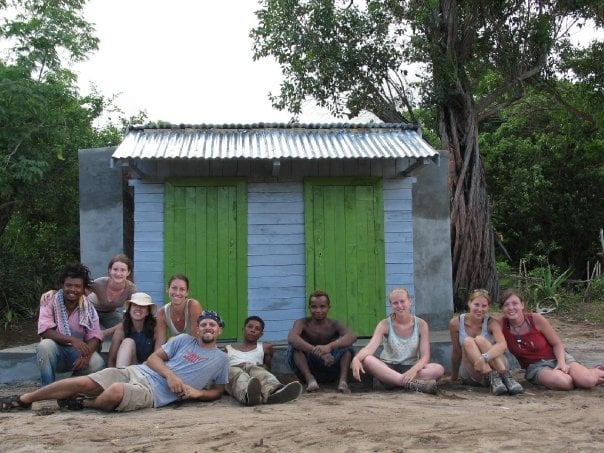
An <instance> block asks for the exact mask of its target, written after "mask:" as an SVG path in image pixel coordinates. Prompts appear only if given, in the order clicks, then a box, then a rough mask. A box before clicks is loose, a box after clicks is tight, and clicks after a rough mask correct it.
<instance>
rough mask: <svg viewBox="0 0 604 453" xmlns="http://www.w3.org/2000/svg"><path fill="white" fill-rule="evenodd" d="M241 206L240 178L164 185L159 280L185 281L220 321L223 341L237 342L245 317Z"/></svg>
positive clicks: (244, 222)
mask: <svg viewBox="0 0 604 453" xmlns="http://www.w3.org/2000/svg"><path fill="white" fill-rule="evenodd" d="M246 206H247V200H246V189H245V181H244V180H242V179H232V178H228V179H227V178H220V179H202V180H186V179H179V180H177V179H175V180H170V181H168V182H167V183H166V191H165V209H164V212H165V218H164V221H165V222H164V225H165V258H164V260H165V262H164V270H165V281H166V282H167V280H168V279H169V278H170V276H171V275H172V274H175V273H184V274H185V275H187V277H189V281H190V284H191V288H190V295H191V297H194V298H196V299H198V300H199V301H201V303H202V304H203V307H204V308H205V309H209V310H218V312H219V313H220V315H221V317H222V318H223V319H224V320H225V323H226V326H225V329H224V332H223V334H222V336H221V339H223V340H225V339H234V338H237V336H238V335H239V332H240V331H241V323H242V322H243V320H244V319H245V316H247V217H246V216H247V209H246Z"/></svg>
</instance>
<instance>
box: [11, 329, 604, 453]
mask: <svg viewBox="0 0 604 453" xmlns="http://www.w3.org/2000/svg"><path fill="white" fill-rule="evenodd" d="M555 325H556V326H557V329H558V332H559V333H560V335H561V337H562V339H563V340H564V341H565V343H566V345H567V349H568V350H569V352H571V353H572V354H574V355H575V357H577V358H579V359H581V360H582V361H583V362H584V363H586V364H589V365H593V364H595V363H600V362H604V329H603V328H602V327H600V328H594V327H586V326H584V325H578V324H576V323H573V324H571V323H564V322H561V321H556V322H555ZM518 377H519V380H520V382H521V383H522V384H523V385H525V393H524V394H522V395H518V396H514V397H512V396H499V397H496V396H493V395H491V394H489V393H488V391H487V390H486V389H485V390H483V389H475V388H468V387H464V386H461V385H459V384H457V383H450V382H445V383H443V384H442V385H441V387H440V388H441V390H440V392H439V394H438V395H423V394H417V393H409V392H403V391H367V390H366V389H365V388H363V387H361V386H360V385H357V386H353V393H352V394H351V395H341V394H338V393H337V392H336V391H335V389H334V388H329V387H327V388H323V389H322V390H321V391H320V392H319V393H316V394H303V395H302V396H301V397H300V398H299V399H298V400H297V401H295V402H291V403H288V404H283V405H271V406H268V405H264V406H256V407H242V406H240V405H238V404H236V403H235V402H234V400H232V399H231V397H229V396H224V397H223V398H222V399H221V400H219V401H216V402H213V403H194V402H188V403H184V404H180V405H174V406H168V407H165V408H161V409H148V410H143V411H138V412H131V413H127V414H118V413H110V414H106V413H101V412H98V411H93V410H84V411H81V412H69V411H59V410H58V408H57V406H56V403H55V402H45V403H37V404H35V405H34V408H33V410H32V411H20V412H11V413H6V412H3V413H0V433H1V441H0V442H1V443H0V451H2V452H4V451H11V452H13V451H14V452H34V451H35V452H40V451H62V452H76V451H77V452H81V451H86V452H88V453H92V452H108V451H115V452H163V451H170V450H171V451H179V452H180V451H182V452H202V451H224V452H242V451H254V452H284V451H286V452H287V451H308V452H310V451H312V452H323V451H329V452H332V453H335V452H368V451H372V452H382V451H432V450H437V449H444V450H447V451H464V452H467V451H481V452H490V451H506V450H507V451H520V450H522V451H555V452H558V451H582V452H583V451H594V452H595V451H598V452H600V451H604V386H600V387H598V388H596V389H594V390H590V391H582V390H574V391H571V392H555V391H550V390H544V389H542V388H537V387H534V386H531V385H530V384H528V383H526V382H525V381H524V380H523V378H522V373H520V374H518ZM23 390H24V389H23V388H19V387H18V386H13V387H0V394H1V395H8V394H11V393H19V392H21V391H23Z"/></svg>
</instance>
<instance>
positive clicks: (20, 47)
mask: <svg viewBox="0 0 604 453" xmlns="http://www.w3.org/2000/svg"><path fill="white" fill-rule="evenodd" d="M85 4H86V0H5V1H4V2H0V11H2V9H3V8H5V12H6V13H7V16H5V17H4V19H3V20H2V22H1V23H0V39H5V40H7V41H8V42H9V45H10V49H9V53H10V55H11V57H12V58H11V59H10V60H9V61H8V63H16V64H17V66H19V67H22V68H28V69H29V70H30V71H32V73H33V72H36V73H37V78H38V80H41V79H42V78H43V76H44V75H45V74H46V73H47V72H49V71H50V72H52V71H56V70H60V69H62V68H64V67H65V63H70V62H78V61H84V60H86V59H87V57H88V55H90V53H91V52H93V51H95V50H97V49H98V42H99V41H98V38H96V37H95V36H94V27H93V26H92V24H90V23H88V22H86V20H84V18H83V17H82V15H83V14H82V9H83V8H84V5H85ZM11 12H12V13H13V14H10V15H9V14H8V13H11ZM65 59H66V60H67V61H65Z"/></svg>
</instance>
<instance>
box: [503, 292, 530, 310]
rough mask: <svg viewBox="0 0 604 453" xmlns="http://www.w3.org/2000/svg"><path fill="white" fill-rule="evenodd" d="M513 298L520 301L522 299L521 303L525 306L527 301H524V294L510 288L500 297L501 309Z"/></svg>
mask: <svg viewBox="0 0 604 453" xmlns="http://www.w3.org/2000/svg"><path fill="white" fill-rule="evenodd" d="M512 296H517V297H518V299H520V302H522V303H523V304H524V303H525V299H524V295H523V294H522V291H520V290H519V289H516V288H508V289H506V290H505V291H504V292H502V293H501V295H500V296H499V300H498V302H499V308H501V307H503V304H504V303H505V301H506V300H508V299H509V298H510V297H512Z"/></svg>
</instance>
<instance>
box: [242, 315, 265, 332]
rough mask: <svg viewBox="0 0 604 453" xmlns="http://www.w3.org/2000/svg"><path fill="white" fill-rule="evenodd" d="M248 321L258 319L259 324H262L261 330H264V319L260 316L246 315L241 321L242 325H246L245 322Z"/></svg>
mask: <svg viewBox="0 0 604 453" xmlns="http://www.w3.org/2000/svg"><path fill="white" fill-rule="evenodd" d="M250 321H258V322H259V323H260V325H261V326H262V330H263V331H264V320H263V319H262V318H261V317H260V316H256V315H252V316H248V317H247V318H245V321H244V322H243V327H245V326H247V323H248V322H250Z"/></svg>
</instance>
